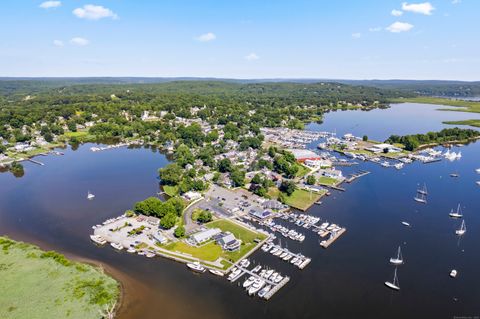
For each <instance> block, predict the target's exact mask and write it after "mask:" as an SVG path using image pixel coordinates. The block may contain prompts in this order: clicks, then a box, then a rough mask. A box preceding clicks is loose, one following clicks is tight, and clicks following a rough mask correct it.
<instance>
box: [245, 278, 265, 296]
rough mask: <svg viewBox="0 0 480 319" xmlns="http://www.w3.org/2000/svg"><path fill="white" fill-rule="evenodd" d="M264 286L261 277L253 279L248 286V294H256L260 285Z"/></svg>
mask: <svg viewBox="0 0 480 319" xmlns="http://www.w3.org/2000/svg"><path fill="white" fill-rule="evenodd" d="M263 286H265V281H264V280H261V279H255V281H254V282H253V284H252V285H251V286H250V288H248V294H249V295H250V296H252V295H254V294H256V293H257V292H258V291H259V290H260V289H262V287H263Z"/></svg>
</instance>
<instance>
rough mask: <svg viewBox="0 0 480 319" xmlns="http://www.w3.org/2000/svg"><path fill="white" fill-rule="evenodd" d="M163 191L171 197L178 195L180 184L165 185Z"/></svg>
mask: <svg viewBox="0 0 480 319" xmlns="http://www.w3.org/2000/svg"><path fill="white" fill-rule="evenodd" d="M162 187H163V191H164V192H165V194H167V195H168V196H170V197H174V196H176V195H178V186H170V185H163V186H162Z"/></svg>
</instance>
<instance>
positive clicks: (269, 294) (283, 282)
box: [263, 277, 290, 300]
mask: <svg viewBox="0 0 480 319" xmlns="http://www.w3.org/2000/svg"><path fill="white" fill-rule="evenodd" d="M289 281H290V277H285V278H283V280H282V281H280V282H279V283H278V284H277V285H276V286H273V288H272V289H270V291H269V292H267V294H266V295H265V296H264V297H263V298H264V299H265V300H268V299H270V298H272V297H273V295H274V294H275V293H276V292H277V291H279V290H280V288H282V287H283V286H285V285H286V284H287V282H289Z"/></svg>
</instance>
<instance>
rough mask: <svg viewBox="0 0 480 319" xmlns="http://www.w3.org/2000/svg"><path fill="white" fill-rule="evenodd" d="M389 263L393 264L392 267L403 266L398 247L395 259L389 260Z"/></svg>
mask: <svg viewBox="0 0 480 319" xmlns="http://www.w3.org/2000/svg"><path fill="white" fill-rule="evenodd" d="M390 263H391V264H393V265H401V264H403V257H402V251H401V249H400V246H398V251H397V257H392V258H390Z"/></svg>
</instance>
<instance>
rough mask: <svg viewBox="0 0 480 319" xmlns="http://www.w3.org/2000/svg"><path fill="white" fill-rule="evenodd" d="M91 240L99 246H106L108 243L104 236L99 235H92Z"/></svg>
mask: <svg viewBox="0 0 480 319" xmlns="http://www.w3.org/2000/svg"><path fill="white" fill-rule="evenodd" d="M90 239H91V240H92V241H93V242H94V243H96V244H99V245H105V244H106V243H107V241H106V240H105V239H104V238H103V237H102V236H99V235H90Z"/></svg>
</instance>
